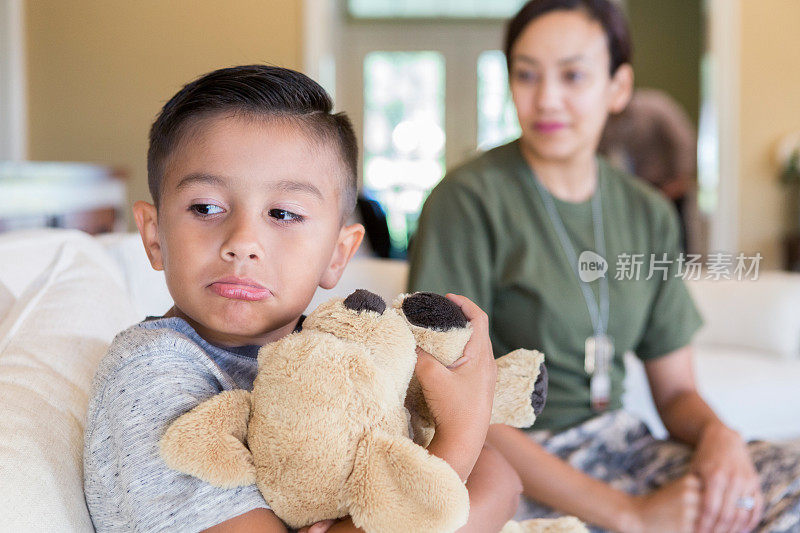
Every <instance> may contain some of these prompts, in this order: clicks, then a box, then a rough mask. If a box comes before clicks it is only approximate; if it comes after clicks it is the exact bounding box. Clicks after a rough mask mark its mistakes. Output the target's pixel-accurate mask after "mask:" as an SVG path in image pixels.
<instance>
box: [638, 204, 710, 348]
mask: <svg viewBox="0 0 800 533" xmlns="http://www.w3.org/2000/svg"><path fill="white" fill-rule="evenodd" d="M666 207H667V208H668V209H665V215H664V217H662V220H663V221H664V222H663V223H661V224H659V225H657V226H660V227H661V228H663V229H660V230H657V231H656V234H657V235H661V236H662V239H661V240H660V243H659V244H658V245H657V246H655V247H654V249H653V253H654V254H655V259H657V260H659V261H661V260H663V259H664V256H663V254H664V253H666V254H667V256H666V259H667V262H666V265H667V267H668V268H667V274H666V276H665V275H664V274H662V273H661V272H655V273H654V277H653V279H652V281H653V282H654V283H656V284H657V288H656V290H655V295H654V297H653V301H652V304H651V306H650V310H649V316H648V318H647V322H646V325H645V328H644V332H643V334H642V337H641V339H640V340H639V342H638V344H637V346H636V349H635V352H636V355H637V356H638V357H639V358H640V359H642V360H647V359H654V358H657V357H660V356H662V355H667V354H669V353H671V352H673V351H675V350H677V349H679V348H683V347H684V346H687V345H688V344H689V343H690V341H691V339H692V337H693V336H694V334H695V333H696V332H697V330H698V329H700V326H702V325H703V319H702V317H701V315H700V312H699V311H698V310H697V307H696V306H695V304H694V301H693V300H692V297H691V295H690V294H689V291H688V289H687V288H686V284H685V283H684V280H683V278H682V277H681V273H680V261H679V259H680V257H681V251H680V244H679V242H680V226H679V224H680V223H679V221H678V214H677V212H676V211H675V209H674V208H673V207H672V206H671V205H667V206H666ZM664 278H666V279H664Z"/></svg>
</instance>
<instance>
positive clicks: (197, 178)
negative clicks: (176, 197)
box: [175, 172, 324, 200]
mask: <svg viewBox="0 0 800 533" xmlns="http://www.w3.org/2000/svg"><path fill="white" fill-rule="evenodd" d="M195 183H205V184H208V185H216V186H218V187H227V183H226V180H224V179H222V178H221V177H219V176H215V175H214V174H206V173H204V172H193V173H192V174H189V175H187V176H184V177H183V179H181V181H179V182H178V185H177V186H176V187H175V190H180V189H182V188H185V187H189V186H190V185H194V184H195ZM268 188H269V189H273V190H279V191H287V192H305V193H308V194H311V195H312V196H316V197H317V198H319V199H320V200H323V199H324V197H323V196H322V192H321V191H320V190H319V189H318V188H317V187H316V186H315V185H313V184H311V183H308V182H304V181H295V180H281V181H278V182H277V183H271V184H270V185H269V186H268Z"/></svg>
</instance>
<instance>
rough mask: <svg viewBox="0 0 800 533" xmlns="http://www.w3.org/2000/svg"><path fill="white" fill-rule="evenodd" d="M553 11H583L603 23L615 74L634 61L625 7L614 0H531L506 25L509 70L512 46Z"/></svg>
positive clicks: (509, 69)
mask: <svg viewBox="0 0 800 533" xmlns="http://www.w3.org/2000/svg"><path fill="white" fill-rule="evenodd" d="M551 11H583V12H584V13H586V15H588V16H589V18H590V19H592V20H596V21H597V22H599V23H600V25H601V26H602V27H603V31H604V32H605V34H606V42H607V43H608V52H609V55H610V56H611V65H610V73H611V75H612V76H613V75H614V73H615V72H617V69H618V68H619V67H620V65H624V64H625V63H630V62H631V55H632V53H633V45H632V44H631V36H630V31H629V30H628V22H627V20H625V15H624V14H623V13H622V10H621V9H620V8H619V6H617V5H616V4H615V3H614V2H612V1H610V0H530V1H529V2H527V3H526V4H525V5H524V6H522V8H521V9H520V10H519V11H518V12H517V14H516V15H514V18H512V19H511V20H510V21H509V22H508V25H507V26H506V39H505V52H506V64H507V66H508V71H509V72H511V48H513V46H514V43H515V42H516V41H517V39H518V38H519V36H520V34H521V33H522V32H523V31H524V30H525V28H526V27H527V26H528V24H529V23H530V22H531V21H533V20H534V19H537V18H539V17H541V16H542V15H544V14H546V13H550V12H551Z"/></svg>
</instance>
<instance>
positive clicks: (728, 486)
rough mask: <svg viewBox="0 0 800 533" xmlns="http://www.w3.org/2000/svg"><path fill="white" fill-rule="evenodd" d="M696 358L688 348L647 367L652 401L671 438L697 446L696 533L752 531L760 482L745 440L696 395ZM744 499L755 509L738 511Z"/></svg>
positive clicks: (758, 506) (760, 498)
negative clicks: (699, 502)
mask: <svg viewBox="0 0 800 533" xmlns="http://www.w3.org/2000/svg"><path fill="white" fill-rule="evenodd" d="M692 355H693V352H692V348H691V347H690V346H685V347H683V348H680V349H678V350H675V351H674V352H671V353H669V354H667V355H664V356H662V357H659V358H657V359H653V360H651V361H647V362H646V363H645V370H646V372H647V378H648V381H649V382H650V390H651V393H652V395H653V401H654V402H655V404H656V408H657V409H658V413H659V415H660V416H661V420H662V421H663V422H664V426H665V427H666V428H667V430H668V431H669V433H670V435H671V436H672V437H673V438H676V439H679V440H682V441H684V442H686V443H688V444H690V445H692V446H694V447H695V454H694V458H693V460H692V465H691V469H692V472H694V473H695V474H697V475H698V476H699V477H700V479H701V480H702V482H703V507H702V516H701V517H700V522H699V524H698V525H699V527H698V531H700V532H705V531H742V530H745V529H746V530H750V529H752V528H754V527H755V526H756V524H757V523H758V521H759V520H760V519H761V514H762V510H763V496H762V494H761V486H760V480H759V477H758V474H757V473H756V470H755V467H754V466H753V462H752V460H751V459H750V455H749V453H748V451H747V447H746V445H745V443H744V441H743V440H742V438H741V436H740V435H739V434H738V433H736V432H735V431H733V430H732V429H730V428H729V427H727V426H726V425H725V424H724V423H723V422H722V421H721V420H720V419H719V418H718V417H717V415H716V414H715V413H714V411H713V410H712V409H711V408H710V407H709V406H708V404H707V403H706V402H705V401H704V400H703V398H701V397H700V394H699V393H698V392H697V386H696V384H695V378H694V370H693V368H692ZM740 498H753V499H754V500H755V507H754V508H753V509H752V510H746V509H741V508H737V507H736V502H737V500H739V499H740Z"/></svg>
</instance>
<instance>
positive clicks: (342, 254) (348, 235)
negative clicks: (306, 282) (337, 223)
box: [319, 224, 364, 289]
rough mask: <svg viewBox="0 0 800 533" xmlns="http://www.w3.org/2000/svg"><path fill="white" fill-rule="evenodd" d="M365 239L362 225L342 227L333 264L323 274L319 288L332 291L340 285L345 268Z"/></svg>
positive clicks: (333, 256)
mask: <svg viewBox="0 0 800 533" xmlns="http://www.w3.org/2000/svg"><path fill="white" fill-rule="evenodd" d="M363 239H364V226H362V225H361V224H352V225H350V226H342V229H340V230H339V238H338V239H337V241H336V247H335V248H334V250H333V255H332V256H331V262H330V263H329V264H328V268H326V269H325V272H324V273H323V274H322V277H321V278H320V280H319V286H320V287H322V288H323V289H332V288H334V287H335V286H336V284H337V283H339V279H340V278H341V277H342V273H343V272H344V268H345V267H346V266H347V263H348V262H349V261H350V258H351V257H353V254H355V253H356V250H358V247H359V246H360V245H361V241H362V240H363Z"/></svg>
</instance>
